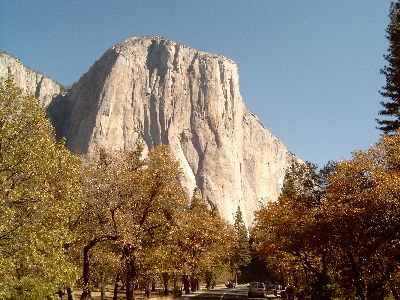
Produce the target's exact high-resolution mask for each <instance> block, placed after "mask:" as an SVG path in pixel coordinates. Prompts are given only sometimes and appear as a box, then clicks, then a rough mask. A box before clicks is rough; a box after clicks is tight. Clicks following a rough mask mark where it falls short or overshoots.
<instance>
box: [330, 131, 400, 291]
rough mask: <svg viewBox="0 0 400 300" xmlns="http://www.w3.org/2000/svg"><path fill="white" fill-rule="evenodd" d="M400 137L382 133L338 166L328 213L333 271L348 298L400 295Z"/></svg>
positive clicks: (332, 185) (331, 184)
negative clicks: (378, 140)
mask: <svg viewBox="0 0 400 300" xmlns="http://www.w3.org/2000/svg"><path fill="white" fill-rule="evenodd" d="M399 183H400V136H399V135H398V134H396V135H393V136H384V137H383V138H382V139H381V141H380V142H379V143H378V144H376V145H374V146H373V147H371V148H370V149H368V150H366V151H357V152H355V153H354V155H353V158H352V159H350V160H346V161H343V162H341V163H339V164H338V166H337V171H336V173H335V174H334V175H333V176H331V178H330V185H329V187H328V200H327V201H326V203H325V205H324V211H325V217H326V219H327V220H328V221H329V222H330V223H331V225H332V226H331V231H330V233H331V241H332V243H333V245H334V247H333V249H334V252H333V254H334V257H333V260H332V262H334V264H333V265H332V267H333V274H335V277H334V279H335V281H336V282H337V283H338V284H339V285H340V286H341V288H342V289H343V290H344V292H345V294H346V295H347V297H350V298H357V299H384V298H385V297H386V296H389V294H391V296H392V297H393V298H394V299H400V289H399V287H400V281H399V279H398V278H399V270H400V256H399V255H398V253H400V252H399V250H400V249H399V241H400V223H399V221H398V220H399V219H400V202H399V200H400V185H399Z"/></svg>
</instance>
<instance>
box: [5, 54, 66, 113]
mask: <svg viewBox="0 0 400 300" xmlns="http://www.w3.org/2000/svg"><path fill="white" fill-rule="evenodd" d="M8 75H12V76H13V77H14V82H15V84H16V85H17V86H18V87H20V88H21V89H22V90H23V91H24V92H25V93H28V94H33V95H34V96H35V98H36V99H38V100H39V103H40V106H42V107H43V108H46V107H47V106H48V105H49V104H50V102H51V101H52V100H53V98H55V97H57V96H59V95H60V94H61V92H62V90H63V87H62V86H61V85H59V84H58V83H56V82H55V81H53V80H51V79H50V78H48V77H46V76H44V75H42V74H40V73H38V72H35V71H33V70H31V69H29V68H27V67H25V66H24V65H23V64H22V63H21V62H20V61H19V60H18V59H17V58H15V57H13V56H11V55H8V54H7V53H5V52H2V51H0V79H4V78H7V77H8Z"/></svg>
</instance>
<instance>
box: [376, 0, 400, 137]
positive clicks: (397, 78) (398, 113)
mask: <svg viewBox="0 0 400 300" xmlns="http://www.w3.org/2000/svg"><path fill="white" fill-rule="evenodd" d="M389 17H390V23H389V25H388V27H387V29H386V33H387V39H388V41H389V49H388V54H386V55H384V58H385V59H386V61H387V65H386V66H385V67H384V68H383V69H382V70H381V73H382V74H383V75H385V77H386V85H385V86H384V87H382V90H381V92H380V93H381V95H382V96H383V97H385V98H386V99H387V101H386V102H385V101H382V102H381V105H382V106H383V108H382V110H380V111H379V115H381V116H382V118H383V119H377V122H378V125H379V127H378V128H379V129H380V130H382V131H383V133H385V134H394V133H395V132H396V130H397V129H398V128H399V127H400V3H399V2H398V1H396V2H392V4H391V6H390V13H389Z"/></svg>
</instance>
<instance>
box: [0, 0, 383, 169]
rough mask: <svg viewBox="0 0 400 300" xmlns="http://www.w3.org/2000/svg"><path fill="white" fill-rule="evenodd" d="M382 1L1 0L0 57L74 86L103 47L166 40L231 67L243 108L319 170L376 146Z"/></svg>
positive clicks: (381, 63) (381, 78) (381, 41)
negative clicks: (233, 65) (159, 37)
mask: <svg viewBox="0 0 400 300" xmlns="http://www.w3.org/2000/svg"><path fill="white" fill-rule="evenodd" d="M389 7H390V1H389V0H334V1H328V0H303V1H295V0H259V1H255V0H242V1H238V0H218V1H216V0H214V1H212V0H209V1H200V0H197V1H192V0H179V1H175V0H170V1H167V0H143V1H138V0H137V1H135V0H132V1H127V0H126V1H120V0H113V1H109V0H98V1H94V0H92V1H89V0H87V1H85V0H81V1H78V0H76V1H72V0H71V1H69V0H47V1H39V0H37V1H36V0H28V1H26V0H15V1H13V0H9V1H5V0H0V49H2V50H5V51H6V52H8V53H10V54H12V55H14V56H16V57H18V58H20V59H21V60H22V62H23V63H24V64H25V65H27V66H29V67H31V68H33V69H34V70H37V71H40V72H41V73H43V74H45V75H48V76H50V77H51V78H53V79H54V80H56V81H58V82H59V83H61V84H64V85H71V84H72V83H73V82H75V81H77V80H78V79H79V77H80V76H81V75H82V74H84V73H85V72H86V71H87V70H88V69H89V67H90V66H91V65H92V64H93V62H94V61H95V60H96V59H98V58H99V57H100V56H101V55H102V54H103V53H104V52H105V51H106V50H107V49H108V48H110V47H111V46H112V45H114V44H116V43H119V42H121V41H123V40H125V39H127V38H129V37H133V36H141V35H162V36H164V37H166V38H168V39H171V40H174V41H177V42H181V43H184V44H186V45H188V46H191V47H193V48H196V49H199V50H205V51H208V52H212V53H216V54H221V55H224V56H227V57H229V58H231V59H233V60H234V61H236V63H237V64H238V66H239V73H240V89H241V94H242V97H243V99H244V101H245V103H246V105H247V107H249V109H250V110H251V111H252V112H254V113H255V114H256V115H257V116H258V117H259V118H260V120H261V121H262V122H263V123H264V125H265V126H266V127H267V128H268V129H269V130H270V131H271V132H272V133H273V134H275V135H276V136H277V137H279V138H280V139H281V140H282V141H283V142H284V143H285V144H286V146H287V147H288V148H289V150H290V151H292V152H293V153H295V154H297V155H298V156H300V157H301V158H302V159H304V160H308V161H311V162H314V163H317V164H318V165H320V166H322V165H324V164H325V163H326V162H327V161H329V160H340V159H342V158H350V157H351V152H352V151H353V150H356V149H367V148H368V147H369V146H370V145H371V144H374V143H375V142H377V141H378V139H379V135H380V132H379V131H378V130H377V129H375V127H376V122H375V118H377V112H378V111H379V109H380V104H379V103H380V101H382V100H383V99H382V97H381V96H380V95H379V93H378V91H379V89H380V88H381V86H382V85H384V83H385V78H384V76H383V75H381V74H380V71H379V70H380V69H381V68H382V67H383V66H384V65H385V60H384V59H383V57H382V56H383V54H385V53H386V51H387V47H388V42H387V40H386V38H385V29H386V27H387V25H388V22H389V19H388V12H389Z"/></svg>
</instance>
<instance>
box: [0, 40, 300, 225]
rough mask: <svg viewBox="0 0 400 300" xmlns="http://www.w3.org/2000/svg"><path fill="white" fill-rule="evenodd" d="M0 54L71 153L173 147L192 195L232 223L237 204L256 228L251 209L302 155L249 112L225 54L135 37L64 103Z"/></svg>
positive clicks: (274, 192) (274, 190) (272, 194)
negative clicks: (199, 196) (44, 109)
mask: <svg viewBox="0 0 400 300" xmlns="http://www.w3.org/2000/svg"><path fill="white" fill-rule="evenodd" d="M0 58H1V59H0V67H1V68H0V75H1V76H3V75H2V74H4V73H7V72H8V73H11V74H14V76H15V77H16V81H17V84H19V85H20V86H21V87H23V88H24V89H25V90H26V91H30V92H33V93H34V94H35V95H36V96H37V97H38V98H39V99H40V101H41V102H42V105H43V106H44V107H47V111H48V113H49V115H50V117H51V119H52V121H53V124H54V126H55V127H56V131H57V134H58V136H65V137H66V139H67V147H68V148H69V149H70V150H71V151H73V152H76V153H79V154H82V155H89V156H91V155H95V154H96V151H97V150H98V149H99V148H102V147H104V148H106V149H109V150H115V149H127V148H130V147H132V146H134V145H135V144H136V142H137V141H138V140H141V141H143V142H144V144H145V147H146V148H147V150H148V149H149V148H152V147H154V146H155V145H158V144H168V145H169V146H170V148H171V151H172V153H173V155H174V156H175V157H176V159H177V160H178V161H179V162H180V164H181V166H182V169H183V172H184V176H185V179H184V180H183V181H184V185H185V187H186V188H187V190H188V193H189V195H191V194H192V193H193V190H194V188H195V186H198V187H199V188H200V190H201V193H202V195H203V197H204V198H205V199H206V200H207V201H208V202H210V203H213V204H215V205H217V207H218V208H219V211H220V212H221V214H222V216H223V217H224V218H225V219H227V220H229V221H231V222H233V217H234V215H235V212H236V210H237V208H238V206H239V207H240V208H241V210H242V212H243V216H244V220H245V222H246V223H247V224H248V225H249V226H250V225H251V223H252V221H253V219H254V211H255V210H256V209H259V208H260V207H261V206H262V205H263V204H265V203H266V202H268V201H272V200H276V199H277V197H278V194H279V191H280V189H281V186H282V183H283V178H284V173H285V169H286V167H287V165H288V164H289V163H290V161H291V160H292V159H295V156H293V155H292V154H291V153H289V152H288V150H287V149H286V148H285V146H284V144H283V143H282V142H281V141H280V140H279V139H277V138H276V137H274V136H273V135H272V134H271V133H270V132H269V131H268V130H267V129H266V128H265V127H264V126H263V125H262V124H261V122H260V121H259V120H258V118H257V117H256V116H255V115H254V114H252V113H251V112H250V111H249V110H248V109H247V108H246V106H245V105H244V103H243V100H242V97H241V95H240V91H239V75H238V69H237V66H236V64H235V63H234V62H233V61H232V60H230V59H228V58H226V57H223V56H218V55H214V54H210V53H206V52H202V51H197V50H195V49H192V48H190V47H187V46H185V45H182V44H178V43H176V42H173V41H169V40H166V39H164V38H162V37H140V38H131V39H128V40H126V41H125V42H123V43H121V44H118V45H116V46H114V47H112V48H111V49H109V50H108V51H107V52H106V53H105V54H104V55H103V56H102V57H101V58H100V59H99V60H98V61H97V62H96V63H95V64H94V65H93V66H92V67H91V69H90V70H89V71H88V72H87V73H86V74H84V75H83V76H82V77H81V78H80V80H79V81H78V82H77V83H75V84H74V85H73V86H72V87H71V88H70V89H69V91H68V93H67V94H66V95H64V96H61V95H60V96H58V97H54V95H55V94H57V93H60V88H59V86H58V85H57V84H55V83H54V82H51V81H49V80H48V79H46V78H44V77H43V76H42V75H40V74H37V73H34V72H32V71H29V70H25V71H24V70H23V69H22V67H21V66H22V65H21V63H20V62H19V61H18V60H16V59H14V58H11V57H8V56H4V54H2V57H0ZM15 74H18V76H16V75H15ZM19 78H20V79H19ZM51 99H53V100H52V102H51V103H50V105H49V101H51Z"/></svg>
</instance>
